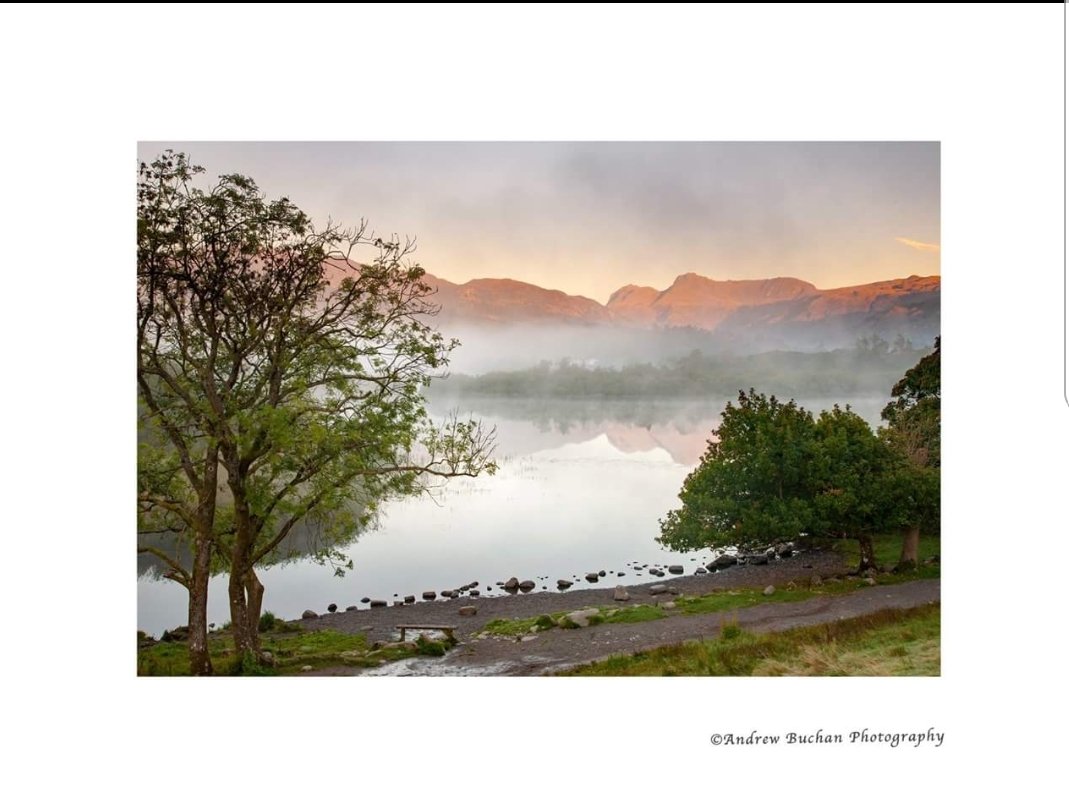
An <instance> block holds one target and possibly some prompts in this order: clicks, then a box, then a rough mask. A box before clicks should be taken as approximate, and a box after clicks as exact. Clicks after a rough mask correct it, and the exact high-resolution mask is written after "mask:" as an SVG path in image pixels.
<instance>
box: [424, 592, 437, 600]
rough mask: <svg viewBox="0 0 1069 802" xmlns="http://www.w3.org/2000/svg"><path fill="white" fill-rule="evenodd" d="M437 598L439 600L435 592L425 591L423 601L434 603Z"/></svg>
mask: <svg viewBox="0 0 1069 802" xmlns="http://www.w3.org/2000/svg"><path fill="white" fill-rule="evenodd" d="M436 598H438V594H437V593H435V592H434V591H433V590H425V591H423V601H434V600H435V599H436Z"/></svg>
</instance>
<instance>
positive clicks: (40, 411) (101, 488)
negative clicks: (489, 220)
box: [0, 4, 1069, 800]
mask: <svg viewBox="0 0 1069 802" xmlns="http://www.w3.org/2000/svg"><path fill="white" fill-rule="evenodd" d="M1063 35H1064V17H1063V7H1061V6H1059V5H1055V4H1033V5H1031V6H1029V5H1023V6H1022V5H1017V4H1015V5H1012V6H1010V5H997V4H996V5H980V4H972V5H970V6H968V7H964V6H939V5H935V6H932V5H928V4H924V5H887V6H857V7H844V6H840V5H835V6H827V7H824V6H803V7H794V6H790V7H785V6H774V5H773V6H766V7H753V6H745V7H730V6H729V7H700V8H692V7H685V6H657V7H643V6H626V7H625V6H619V7H615V8H612V7H608V6H600V7H596V8H593V7H589V8H588V7H570V6H569V7H566V8H565V7H548V8H547V7H541V6H540V7H504V8H501V7H499V8H485V7H481V6H480V7H447V8H437V7H436V8H423V7H410V8H404V9H397V8H376V7H346V8H344V9H342V10H339V9H336V8H330V7H327V6H318V7H316V6H300V7H280V8H279V7H267V6H261V7H259V8H256V9H255V10H253V9H252V8H251V7H223V8H215V7H212V8H201V7H197V8H184V7H147V6H142V7H137V8H134V7H113V6H96V7H93V8H88V9H84V8H78V9H75V8H69V7H50V8H44V9H41V8H29V7H18V6H5V8H4V9H3V10H2V11H0V67H2V70H3V72H2V74H3V87H4V88H3V90H2V93H3V112H2V113H3V116H4V118H5V123H4V128H3V134H2V135H3V138H4V141H3V147H2V149H0V168H2V173H0V175H2V186H3V191H2V192H0V205H2V212H3V216H2V219H3V221H4V225H3V231H4V247H3V249H2V250H0V254H2V262H0V264H2V265H3V269H4V271H5V275H4V277H3V283H2V285H0V286H2V287H3V292H2V297H3V299H4V312H3V315H2V316H0V326H2V331H0V342H2V344H3V353H4V369H5V380H4V382H3V387H4V392H3V394H2V397H3V401H2V402H0V403H2V404H3V412H4V422H5V432H6V434H7V437H6V440H7V448H6V449H5V457H6V459H5V460H4V461H3V467H2V470H3V473H4V483H5V490H4V494H3V496H4V500H5V502H6V503H5V506H6V510H5V512H6V513H7V514H6V516H5V518H6V520H5V521H4V525H3V528H2V531H3V533H4V535H6V544H5V545H6V548H5V551H4V557H5V560H4V568H5V570H4V572H3V581H2V582H0V592H2V593H3V594H4V597H5V598H4V609H5V610H17V611H19V613H18V614H17V615H16V616H14V617H13V618H11V619H9V620H7V621H5V624H6V627H5V629H6V631H5V633H4V638H3V641H4V643H5V648H4V656H3V658H2V663H0V664H2V665H3V672H4V675H5V677H4V683H3V694H4V705H3V710H4V720H5V726H4V730H5V733H6V734H7V736H8V737H7V741H8V745H7V746H6V747H5V760H4V762H5V764H6V765H7V767H8V768H7V777H6V784H7V785H8V787H12V788H21V789H25V790H23V791H22V793H20V794H19V795H20V796H29V797H31V798H32V797H37V796H42V797H43V796H46V795H47V796H53V795H56V794H64V795H69V796H71V797H75V798H76V797H78V796H80V795H82V794H88V793H89V792H90V791H91V790H98V789H99V790H101V791H103V792H104V793H105V794H109V795H112V796H114V798H117V799H125V798H129V797H130V796H132V795H136V796H143V797H151V798H153V799H160V800H166V799H183V800H188V799H190V798H199V797H208V796H211V797H217V796H221V795H222V794H223V793H224V792H226V791H227V790H232V791H235V792H241V791H244V792H245V793H246V794H247V796H246V797H244V798H257V799H282V798H287V799H288V798H297V797H298V796H299V797H300V798H304V799H319V798H324V797H325V798H329V799H356V798H365V797H368V796H369V795H373V796H375V797H382V796H385V795H387V794H388V795H389V796H398V797H401V798H407V797H409V796H415V795H419V796H425V797H429V798H446V799H449V798H453V797H459V796H461V795H463V796H464V797H465V798H468V799H475V798H488V797H490V796H495V797H503V796H508V797H510V798H512V799H517V800H524V799H536V798H537V799H544V798H547V797H552V798H563V797H566V796H567V797H571V796H585V795H591V796H593V795H597V796H610V797H612V796H618V797H619V796H623V795H626V796H627V797H628V798H634V797H638V798H643V797H645V798H649V797H655V798H656V797H663V796H665V795H666V794H679V793H681V792H682V793H686V794H688V795H689V794H694V795H697V796H699V797H701V798H714V797H720V796H722V795H723V794H724V793H725V792H731V791H734V792H735V793H737V794H742V793H745V794H747V795H748V796H747V798H755V799H765V798H770V797H771V796H772V795H773V794H783V795H786V798H789V799H835V798H843V797H844V796H845V795H847V794H849V795H851V796H854V795H858V796H861V797H863V798H866V799H872V800H880V799H898V798H901V797H903V796H906V795H908V796H909V797H910V798H920V799H924V798H932V797H934V796H936V794H937V793H940V792H942V791H944V790H954V791H958V792H961V793H967V792H969V791H979V790H981V789H983V790H985V791H988V792H990V794H992V795H994V796H995V797H1001V796H1004V795H1007V794H1009V793H1012V794H1014V796H1016V797H1017V798H1022V799H1024V798H1030V797H1034V798H1046V797H1048V796H1049V794H1048V793H1045V792H1041V791H1040V790H1039V789H1040V788H1042V787H1043V786H1044V784H1045V783H1046V782H1048V781H1050V780H1052V779H1053V780H1057V778H1058V777H1059V775H1060V771H1059V769H1060V768H1061V767H1060V766H1059V765H1058V761H1060V760H1061V756H1062V754H1063V753H1064V745H1063V744H1062V743H1061V740H1060V739H1061V738H1062V737H1063V736H1062V734H1061V733H1062V726H1063V724H1062V714H1063V713H1064V700H1065V693H1064V681H1063V680H1062V675H1063V673H1064V663H1063V662H1062V660H1061V654H1062V652H1063V643H1064V623H1063V620H1062V616H1063V614H1064V610H1065V602H1064V599H1065V596H1064V591H1063V580H1062V577H1063V575H1064V561H1065V559H1066V557H1065V555H1066V553H1067V551H1066V548H1065V546H1064V536H1065V530H1066V525H1065V515H1064V498H1063V496H1064V494H1065V487H1066V486H1067V483H1066V470H1065V467H1064V465H1065V461H1064V454H1063V450H1064V449H1065V446H1066V443H1067V442H1069V441H1067V436H1066V435H1067V422H1069V414H1067V412H1069V410H1067V408H1066V406H1065V401H1064V400H1063V376H1062V371H1063V344H1064V343H1063V325H1062V320H1063V318H1062V315H1063V306H1062V302H1063V283H1062V278H1063V252H1062V241H1063V240H1062V234H1063V229H1064V207H1063V203H1062V197H1063V196H1062V186H1063V162H1064V158H1063V157H1064V150H1063V108H1064V103H1063V85H1064V84H1063V81H1064V67H1063V51H1064V45H1063V42H1064V39H1063ZM265 138H267V139H308V138H313V139H499V138H504V139H703V140H706V139H713V140H725V139H787V140H792V139H837V140H857V139H881V140H882V139H924V140H940V141H941V142H942V160H943V162H942V163H943V184H942V186H943V204H942V209H943V217H942V220H943V236H942V248H943V250H942V256H943V264H942V272H943V277H944V284H943V287H944V289H943V327H944V332H943V334H944V349H943V353H944V360H943V364H944V397H943V404H944V408H945V415H944V446H943V455H944V468H943V481H944V491H945V492H944V514H943V522H944V523H943V555H944V592H943V597H944V601H943V616H944V626H943V644H944V655H943V658H944V659H943V676H942V677H940V678H928V679H901V680H872V679H859V678H847V679H809V680H806V679H801V680H791V679H734V680H722V679H702V678H686V679H660V680H658V679H652V680H645V681H642V680H624V679H617V680H608V679H607V680H585V679H566V680H559V679H557V680H552V679H460V680H456V679H453V680H431V679H427V680H417V681H412V680H405V679H398V680H390V679H373V680H372V679H363V680H361V679H356V680H336V679H335V680H331V679H321V680H317V679H308V678H304V679H294V680H275V681H264V680H214V681H206V682H205V681H190V680H144V679H142V680H137V679H136V678H135V677H134V670H135V667H134V654H133V652H134V650H133V631H134V629H135V623H134V622H135V588H134V582H133V576H134V570H133V568H134V566H133V561H134V554H133V548H132V545H133V539H134V538H133V532H134V520H133V510H132V507H131V505H130V503H129V499H130V494H131V492H132V488H133V486H134V449H135V444H134V436H135V433H134V426H133V419H134V409H135V390H134V382H133V370H132V351H131V348H132V341H133V338H132V336H131V334H130V332H131V330H132V322H133V320H132V318H133V313H132V311H131V309H132V308H131V304H130V298H131V296H132V294H133V289H134V272H133V263H134V252H133V243H134V191H133V184H134V181H133V175H134V146H135V142H136V141H137V140H139V139H265ZM42 563H44V564H47V565H50V566H53V567H54V572H53V574H52V575H51V580H50V581H49V582H48V583H47V584H44V585H42V584H41V583H40V582H39V581H37V580H36V579H35V580H34V582H33V583H32V584H30V583H28V582H26V581H23V580H21V579H20V575H19V568H20V566H22V565H26V564H35V565H39V564H42ZM31 575H32V576H33V577H35V578H36V577H38V576H39V575H40V574H39V572H38V571H34V572H33V573H32V574H31ZM86 600H91V601H89V602H88V603H87V601H86ZM866 726H867V727H869V728H870V729H874V730H889V731H895V730H908V731H912V730H924V729H927V728H928V727H929V726H934V727H936V728H937V729H939V730H942V731H945V732H946V740H945V741H944V744H943V746H942V747H941V748H940V749H934V748H932V747H930V746H925V747H922V748H919V749H912V748H902V747H900V748H899V749H897V750H891V749H890V748H888V747H886V746H882V745H871V746H868V747H866V748H860V747H857V746H855V747H852V748H851V747H830V748H818V747H793V748H786V747H780V748H752V749H746V748H734V749H730V748H727V747H720V748H719V749H714V748H712V747H711V746H710V745H709V736H710V735H711V734H712V733H714V732H723V731H731V732H738V731H744V732H749V731H750V730H753V729H758V730H760V731H761V732H764V733H780V734H782V733H785V732H787V731H791V730H796V731H814V730H816V729H817V728H820V727H822V728H823V729H824V730H825V731H850V730H854V729H859V728H861V727H866ZM1059 785H1060V783H1059ZM1055 787H1058V786H1055Z"/></svg>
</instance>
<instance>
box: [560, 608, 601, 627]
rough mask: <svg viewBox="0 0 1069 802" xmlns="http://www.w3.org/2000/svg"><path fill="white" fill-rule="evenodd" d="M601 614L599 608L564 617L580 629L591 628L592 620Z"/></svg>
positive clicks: (579, 611)
mask: <svg viewBox="0 0 1069 802" xmlns="http://www.w3.org/2000/svg"><path fill="white" fill-rule="evenodd" d="M599 612H600V611H599V610H598V608H597V607H589V608H587V609H586V610H576V611H575V612H572V613H568V614H567V615H566V616H564V617H565V618H567V619H568V620H569V621H571V622H572V623H573V624H575V625H576V626H578V627H588V626H590V619H591V618H593V617H594V616H596V615H598V613H599Z"/></svg>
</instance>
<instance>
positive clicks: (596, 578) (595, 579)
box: [586, 572, 598, 582]
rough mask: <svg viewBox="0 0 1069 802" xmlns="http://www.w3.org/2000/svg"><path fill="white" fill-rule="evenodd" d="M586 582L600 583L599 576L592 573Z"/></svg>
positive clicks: (588, 575) (587, 576)
mask: <svg viewBox="0 0 1069 802" xmlns="http://www.w3.org/2000/svg"><path fill="white" fill-rule="evenodd" d="M586 581H587V582H597V581H598V575H597V574H595V573H593V572H591V573H589V574H587V575H586Z"/></svg>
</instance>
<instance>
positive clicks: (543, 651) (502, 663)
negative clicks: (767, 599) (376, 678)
mask: <svg viewBox="0 0 1069 802" xmlns="http://www.w3.org/2000/svg"><path fill="white" fill-rule="evenodd" d="M740 573H741V572H740ZM679 584H680V585H682V583H681V582H680V583H679ZM688 590H690V589H689V588H688ZM568 595H572V596H575V595H578V594H568ZM572 601H573V602H574V601H576V599H572ZM936 601H939V580H938V579H927V580H918V581H915V582H906V583H902V584H898V585H877V586H875V587H870V588H864V589H862V590H858V591H855V592H853V593H847V594H842V595H834V596H822V597H819V598H813V599H807V600H806V601H801V602H779V603H771V604H761V605H757V606H755V607H747V608H741V609H738V610H733V611H731V612H730V613H709V614H704V615H682V614H678V613H677V614H672V615H670V616H669V617H668V618H663V619H659V620H656V621H647V622H643V623H637V624H602V625H599V626H594V627H590V628H584V629H572V630H564V629H552V630H548V631H546V632H542V633H539V634H538V635H535V636H528V639H526V640H514V639H503V638H486V639H482V640H480V639H477V638H470V637H468V638H465V637H464V636H461V643H460V644H459V645H458V646H457V647H456V648H455V649H453V650H452V651H451V652H449V653H448V654H447V655H446V656H445V657H441V658H412V659H409V660H401V661H398V662H395V663H389V664H386V665H383V666H380V667H378V668H375V669H367V670H359V669H333V670H325V671H323V672H321V673H328V674H369V675H389V676H450V675H453V676H458V675H468V676H490V675H511V676H523V675H537V674H545V673H551V672H555V671H560V670H562V669H564V668H568V667H570V666H574V665H579V664H582V663H587V662H590V661H593V660H601V659H604V658H606V657H610V656H612V655H616V654H631V653H634V652H639V651H644V650H646V649H651V648H654V647H656V646H664V645H668V644H674V643H680V642H682V641H688V640H701V639H705V638H716V637H717V636H718V634H719V630H720V624H721V622H722V620H723V619H724V618H725V616H730V618H731V619H733V620H737V622H738V624H739V626H741V627H743V628H744V629H747V630H750V631H753V632H772V631H780V630H785V629H792V628H794V627H804V626H810V625H813V624H822V623H827V622H831V621H837V620H840V619H844V618H854V617H857V616H861V615H867V614H869V613H874V612H877V611H879V610H886V609H908V608H911V607H919V606H922V605H925V604H929V603H932V602H936ZM579 606H581V605H579ZM579 606H577V605H575V604H574V603H571V604H567V605H565V606H564V607H563V608H561V609H571V610H574V609H578V608H579ZM487 620H489V619H483V622H482V623H485V622H486V621H487Z"/></svg>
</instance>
